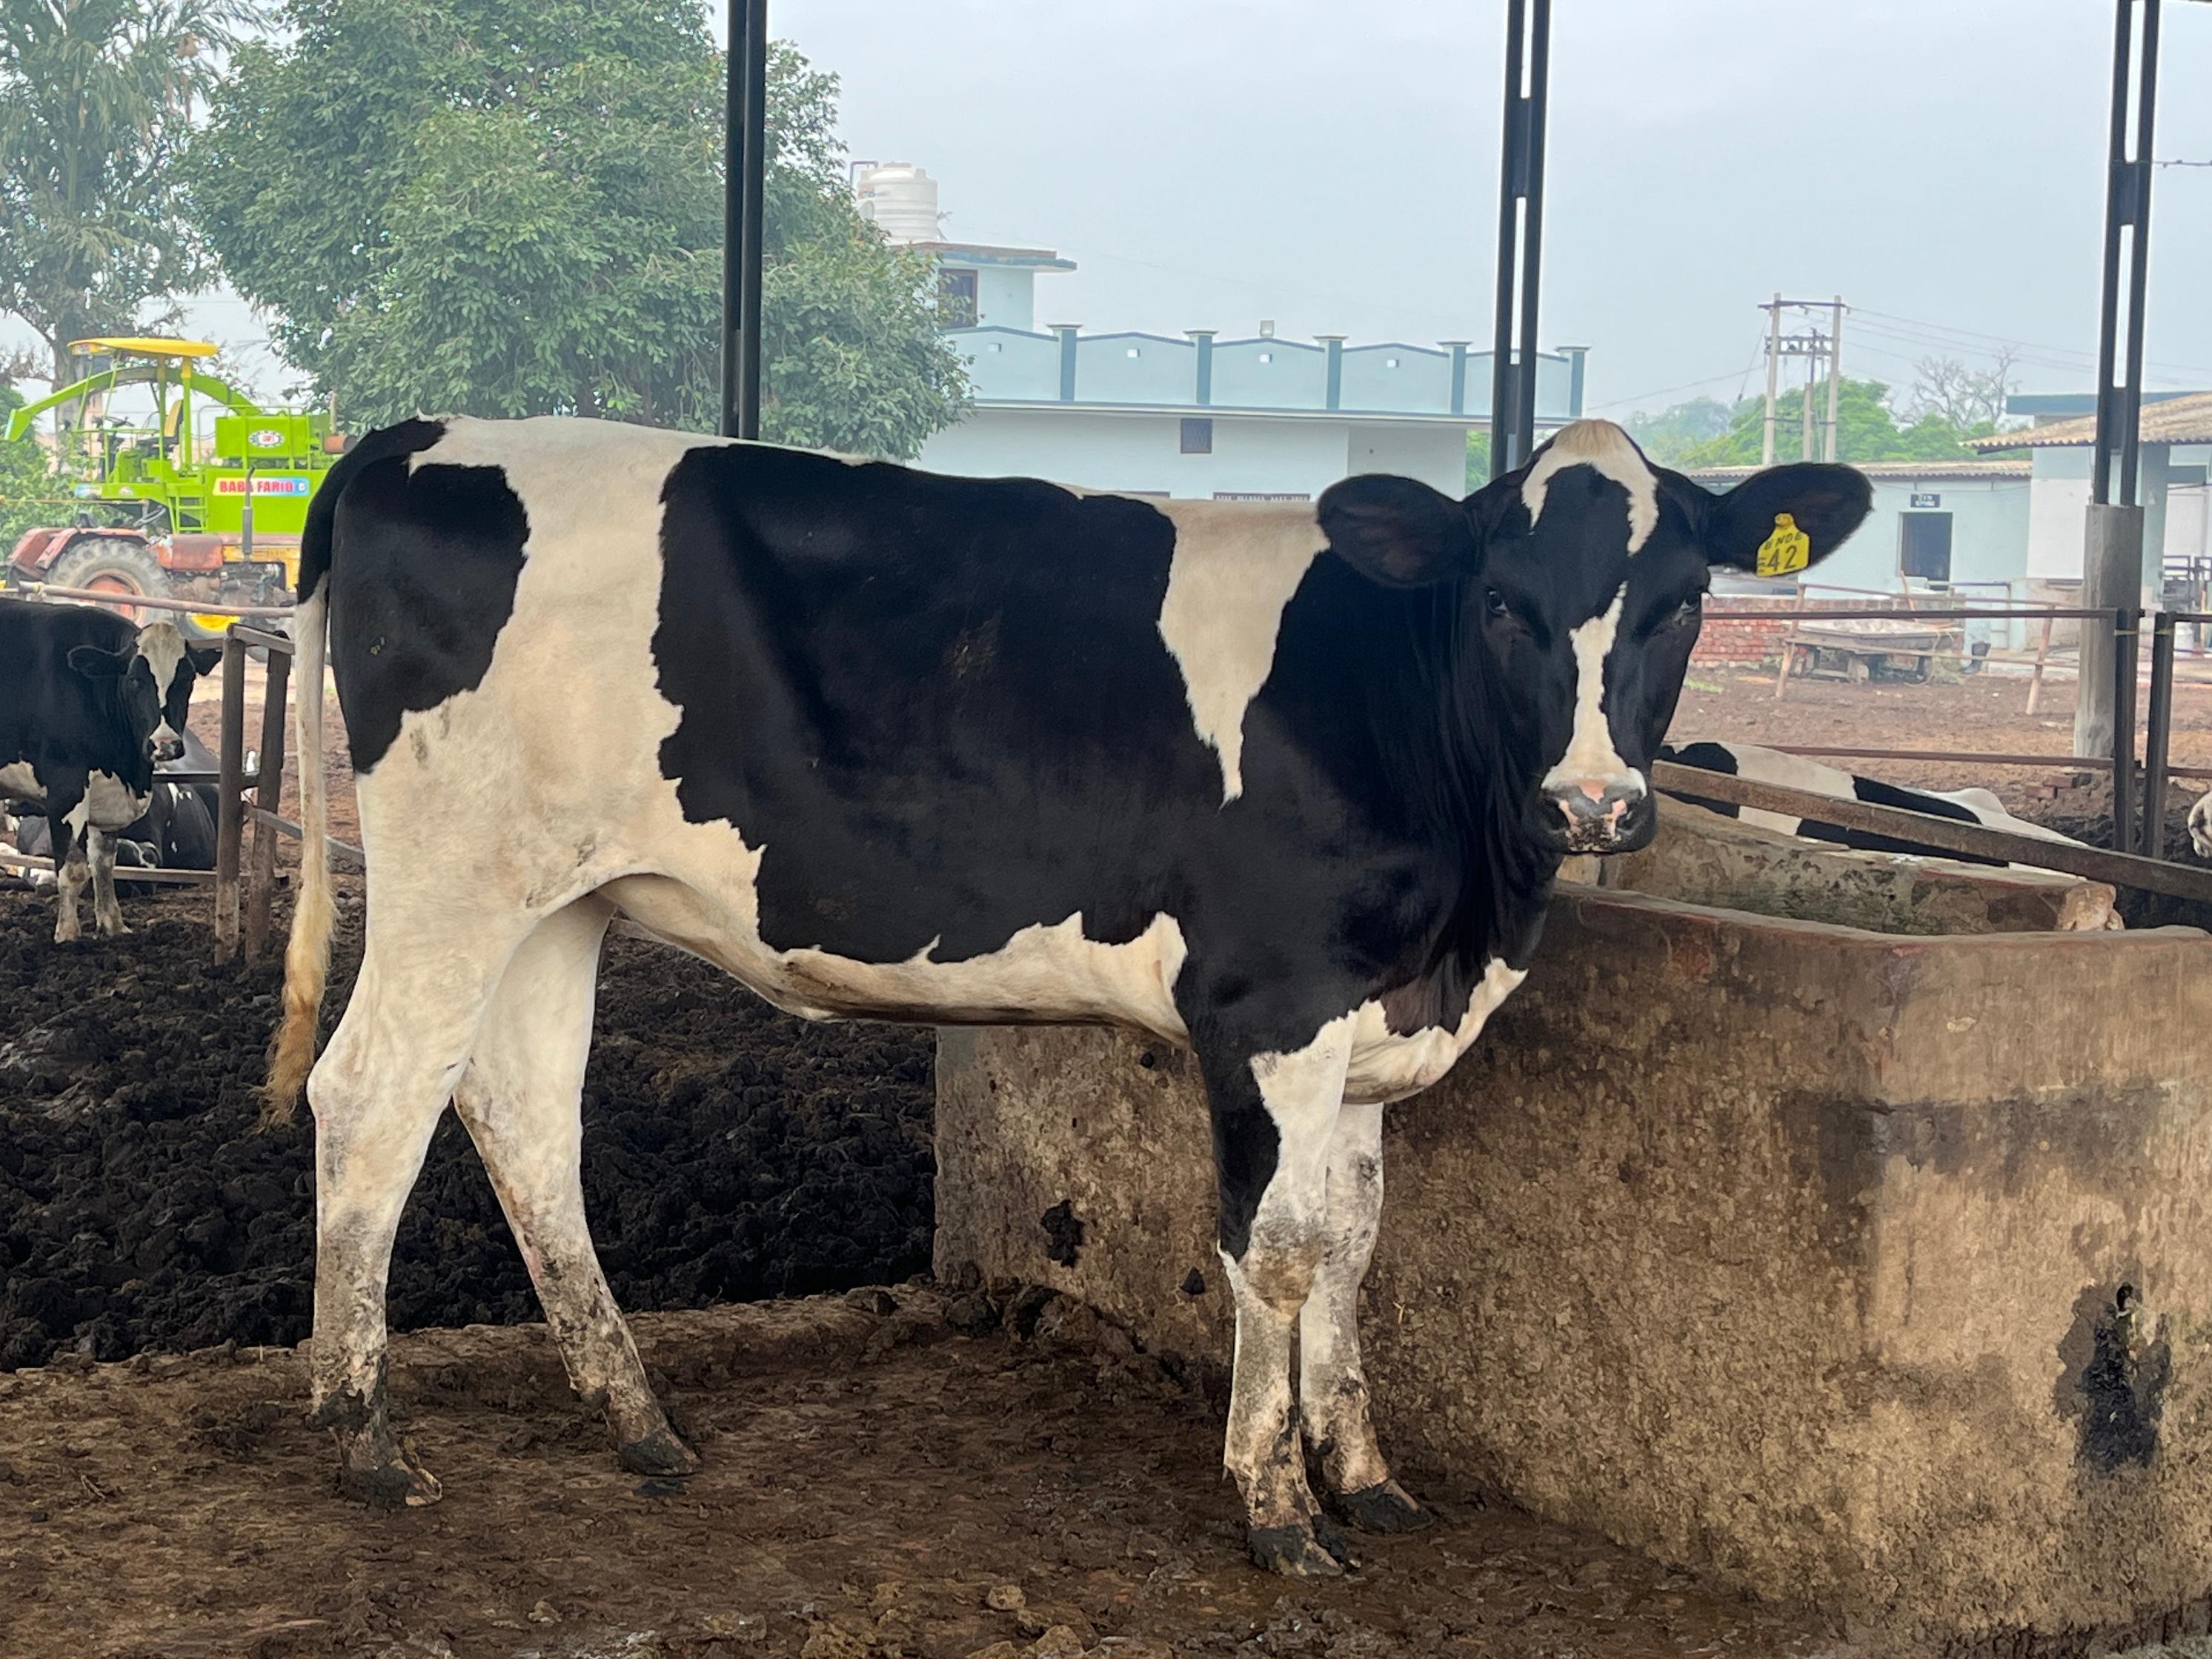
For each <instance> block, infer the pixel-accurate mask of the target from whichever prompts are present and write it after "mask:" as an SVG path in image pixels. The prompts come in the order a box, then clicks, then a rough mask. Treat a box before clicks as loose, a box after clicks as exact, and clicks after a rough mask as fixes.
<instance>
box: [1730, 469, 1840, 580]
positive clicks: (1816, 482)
mask: <svg viewBox="0 0 2212 1659" xmlns="http://www.w3.org/2000/svg"><path fill="white" fill-rule="evenodd" d="M1873 505H1874V487H1873V486H1872V485H1871V484H1869V483H1867V480H1866V475H1865V474H1864V473H1863V472H1861V471H1857V469H1856V468H1854V467H1848V466H1831V465H1825V464H1823V463H1820V462H1817V461H1799V462H1796V463H1795V464H1793V465H1789V466H1771V467H1769V468H1767V469H1766V471H1764V472H1754V473H1753V474H1752V476H1751V477H1748V478H1746V479H1745V480H1744V481H1743V482H1742V483H1740V484H1738V485H1737V486H1736V487H1735V489H1731V490H1729V492H1728V493H1727V494H1726V495H1722V496H1719V497H1717V499H1714V500H1713V501H1712V502H1711V506H1710V507H1707V509H1706V511H1705V522H1704V525H1703V526H1702V538H1703V540H1704V543H1705V560H1706V562H1708V563H1710V564H1724V565H1728V566H1729V567H1731V568H1734V569H1737V570H1744V571H1748V572H1750V573H1751V574H1753V575H1757V576H1792V575H1795V574H1796V573H1797V572H1799V571H1801V570H1805V569H1809V568H1811V567H1812V566H1814V565H1816V564H1818V563H1820V561H1821V560H1823V559H1825V558H1826V557H1827V556H1828V555H1829V554H1831V553H1832V552H1834V551H1835V550H1837V549H1838V547H1840V546H1842V545H1843V544H1844V538H1845V537H1847V536H1849V535H1850V533H1851V532H1853V531H1854V530H1857V528H1858V527H1859V521H1860V520H1863V519H1864V518H1865V517H1866V515H1867V510H1868V508H1869V507H1872V506H1873Z"/></svg>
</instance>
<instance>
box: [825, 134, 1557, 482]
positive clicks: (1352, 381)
mask: <svg viewBox="0 0 2212 1659" xmlns="http://www.w3.org/2000/svg"><path fill="white" fill-rule="evenodd" d="M855 188H856V190H857V191H859V192H860V199H861V206H862V211H863V213H864V214H865V215H866V216H868V217H870V218H872V219H873V220H874V221H875V222H877V224H878V226H880V227H881V228H883V229H884V233H885V234H886V235H887V236H889V237H890V239H891V240H894V241H896V242H899V243H901V244H902V246H909V247H913V248H915V249H917V250H920V251H922V252H928V253H931V254H933V255H934V256H935V258H936V259H937V262H938V273H939V301H940V304H941V306H942V307H943V313H944V316H945V332H946V335H947V337H948V338H950V339H951V342H952V343H953V345H954V346H955V348H956V349H957V350H958V351H959V352H960V354H961V356H963V358H965V359H966V360H967V363H968V368H969V378H970V380H971V382H972V384H973V386H974V392H975V407H974V410H973V411H972V412H971V413H970V415H969V417H968V418H967V419H966V420H964V421H963V422H960V423H959V424H958V425H957V426H954V427H951V428H946V429H945V431H942V432H939V433H938V434H937V435H934V436H933V437H932V438H931V439H930V441H928V443H927V445H925V446H924V447H923V449H922V453H921V465H924V466H927V467H931V468H933V469H935V470H937V471H945V472H957V473H966V474H969V475H971V476H981V477H994V476H1002V475H1009V474H1012V475H1026V476H1030V477H1046V478H1053V479H1056V480H1058V481H1059V482H1060V483H1071V484H1079V485H1082V486H1085V487H1087V488H1090V489H1114V490H1121V491H1127V492H1130V493H1134V494H1141V495H1163V496H1176V497H1182V498H1195V499H1200V500H1204V499H1208V498H1212V499H1215V500H1236V499H1270V500H1284V499H1297V500H1304V499H1308V498H1310V497H1312V496H1315V495H1319V494H1320V493H1321V492H1322V490H1323V489H1327V488H1328V486H1329V485H1330V484H1332V483H1335V482H1336V481H1337V480H1338V479H1339V478H1342V477H1348V476H1350V475H1352V474H1353V473H1357V472H1396V473H1402V474H1405V475H1406V476H1407V477H1416V478H1419V479H1422V480H1423V481H1424V482H1425V483H1429V484H1431V485H1433V486H1434V487H1435V488H1437V489H1443V490H1448V491H1449V492H1450V493H1451V494H1453V495H1461V494H1462V493H1464V491H1465V489H1466V473H1467V439H1468V433H1469V432H1470V431H1471V430H1472V429H1474V428H1476V427H1479V426H1481V425H1483V424H1485V423H1486V422H1487V421H1488V420H1489V418H1490V385H1491V354H1490V353H1488V352H1487V351H1476V350H1474V349H1471V346H1470V344H1469V343H1468V342H1467V341H1464V340H1444V341H1437V342H1433V343H1413V342H1403V341H1401V342H1384V343H1378V344H1353V343H1351V342H1349V341H1347V340H1346V339H1345V338H1343V337H1340V336H1323V337H1320V338H1318V339H1315V340H1293V339H1288V338H1285V337H1279V336H1277V335H1276V334H1274V333H1273V328H1272V325H1267V324H1264V323H1263V324H1262V325H1261V326H1260V328H1259V330H1258V331H1255V332H1254V333H1252V334H1249V335H1237V336H1231V337H1224V336H1223V335H1221V334H1220V333H1218V331H1215V330H1212V329H1189V330H1186V331H1183V332H1182V333H1181V334H1179V335H1178V334H1152V333H1144V332H1138V331H1126V330H1124V331H1096V332H1085V331H1084V330H1083V329H1082V328H1081V327H1079V325H1076V324H1074V323H1066V322H1058V321H1053V320H1049V313H1046V316H1047V318H1048V320H1047V321H1045V322H1044V324H1043V325H1042V326H1040V325H1039V322H1038V317H1039V312H1038V307H1037V296H1036V280H1037V278H1038V277H1040V276H1049V275H1051V274H1053V273H1054V272H1059V271H1066V270H1074V269H1075V265H1074V263H1073V261H1072V260H1068V259H1065V258H1060V256H1059V255H1058V254H1057V253H1055V252H1051V251H1050V250H1048V249H1043V248H1030V247H1011V246H998V245H994V244H986V243H975V242H958V241H951V240H945V239H943V238H942V237H941V236H939V234H937V227H938V215H937V207H936V201H937V197H936V188H937V187H936V183H935V181H934V180H933V179H929V178H928V175H927V173H923V172H922V170H921V169H920V168H918V167H909V166H908V165H907V164H905V163H897V162H895V163H889V164H884V165H881V166H878V165H877V164H874V163H868V164H863V166H862V167H861V168H860V170H859V172H858V174H857V176H856V182H855ZM1584 355H1585V354H1584V352H1583V349H1581V348H1579V347H1567V348H1565V349H1560V350H1558V351H1551V352H1545V353H1541V354H1540V356H1539V360H1538V362H1537V368H1536V418H1537V423H1538V426H1539V427H1540V428H1545V427H1556V426H1558V425H1560V424H1561V423H1563V422H1566V421H1569V420H1571V419H1573V418H1574V417H1575V416H1577V415H1579V414H1580V413H1581V411H1582V406H1583V358H1584Z"/></svg>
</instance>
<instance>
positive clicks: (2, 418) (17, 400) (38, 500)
mask: <svg viewBox="0 0 2212 1659" xmlns="http://www.w3.org/2000/svg"><path fill="white" fill-rule="evenodd" d="M28 401H29V400H28V399H27V398H25V397H24V396H23V394H22V393H21V392H18V391H17V390H16V389H15V387H14V386H11V385H9V383H8V381H6V380H0V433H4V432H5V431H6V430H7V427H8V416H9V415H11V414H13V413H14V412H15V410H18V409H21V407H22V406H23V405H24V404H25V403H27V402H28ZM67 505H68V504H67V503H66V502H65V501H63V500H62V499H61V487H60V485H59V484H58V483H57V482H56V480H55V478H54V477H53V475H52V472H51V471H49V470H48V468H47V466H46V451H45V450H43V449H41V448H40V447H39V442H38V440H37V439H36V438H35V437H33V435H31V434H29V433H25V434H24V435H22V436H21V437H20V438H18V439H16V440H15V442H13V443H9V442H8V441H7V440H6V439H5V438H0V559H5V558H6V557H7V556H8V551H9V549H11V548H13V547H14V546H15V538H17V537H19V536H21V534H22V533H23V532H25V531H26V530H28V529H29V528H31V526H33V525H40V524H52V523H54V522H56V521H57V520H56V517H55V515H56V514H57V513H61V512H64V511H65V510H66V507H67Z"/></svg>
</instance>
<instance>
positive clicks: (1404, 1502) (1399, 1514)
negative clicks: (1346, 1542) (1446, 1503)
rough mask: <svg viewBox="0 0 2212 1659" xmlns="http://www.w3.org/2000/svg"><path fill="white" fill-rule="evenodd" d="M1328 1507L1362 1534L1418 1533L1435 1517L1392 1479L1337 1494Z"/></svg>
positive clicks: (1432, 1522) (1432, 1512)
mask: <svg viewBox="0 0 2212 1659" xmlns="http://www.w3.org/2000/svg"><path fill="white" fill-rule="evenodd" d="M1329 1504H1330V1507H1332V1508H1333V1509H1334V1510H1335V1511H1336V1512H1337V1513H1338V1514H1339V1515H1340V1516H1343V1517H1344V1518H1345V1519H1346V1521H1349V1522H1351V1523H1352V1525H1353V1526H1355V1527H1357V1528H1359V1530H1360V1531H1362V1532H1419V1530H1420V1529H1421V1528H1423V1527H1426V1526H1430V1525H1432V1524H1434V1522H1435V1521H1436V1518H1437V1517H1436V1514H1435V1511H1433V1510H1428V1509H1425V1508H1424V1507H1423V1506H1422V1505H1421V1504H1419V1503H1417V1502H1415V1501H1414V1500H1413V1498H1411V1497H1409V1496H1408V1495H1407V1492H1406V1489H1405V1488H1404V1487H1403V1486H1400V1485H1399V1484H1398V1483H1397V1482H1396V1481H1395V1480H1378V1481H1376V1483H1375V1484H1374V1485H1373V1486H1362V1487H1361V1488H1360V1489H1359V1490H1358V1492H1339V1493H1338V1494H1337V1495H1336V1496H1335V1497H1334V1498H1331V1499H1330V1500H1329Z"/></svg>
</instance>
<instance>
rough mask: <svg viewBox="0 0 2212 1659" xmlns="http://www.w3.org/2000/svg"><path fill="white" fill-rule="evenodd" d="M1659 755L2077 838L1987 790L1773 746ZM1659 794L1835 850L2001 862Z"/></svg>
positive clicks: (1837, 794) (1688, 795)
mask: <svg viewBox="0 0 2212 1659" xmlns="http://www.w3.org/2000/svg"><path fill="white" fill-rule="evenodd" d="M1658 757H1659V758H1660V759H1661V760H1662V761H1673V762H1674V763H1675V764H1676V765H1678V766H1694V767H1696V768H1697V769H1699V771H1701V772H1718V773H1722V774H1724V775H1727V776H1729V777H1736V778H1749V779H1750V780H1751V781H1753V782H1754V783H1772V784H1779V785H1782V786H1783V787H1787V788H1790V789H1803V790H1806V791H1808V793H1813V794H1816V795H1826V796H1828V797H1829V798H1831V799H1835V800H1863V801H1866V802H1869V803H1870V804H1871V805H1876V806H1898V807H1902V808H1904V809H1905V811H1908V812H1925V813H1927V814H1928V815H1929V817H1938V818H1950V819H1953V820H1954V821H1956V822H1958V823H1979V824H1984V825H1986V826H1987V827H1988V828H1990V829H2008V830H2011V831H2012V832H2013V833H2014V834H2015V835H2021V836H2033V837H2034V838H2035V839H2036V840H2038V841H2057V842H2065V843H2066V844H2067V845H2068V846H2069V847H2078V846H2080V845H2081V842H2077V841H2075V839H2074V838H2073V837H2072V836H2062V835H2060V834H2059V833H2058V831H2057V830H2056V829H2045V828H2044V827H2043V826H2042V825H2041V824H2039V823H2030V822H2029V821H2028V820H2027V819H2026V818H2019V817H2014V816H2013V815H2012V814H2011V813H2009V812H2008V811H2005V808H2004V803H2003V802H2002V801H2001V800H1999V799H1997V798H1996V796H1995V795H1994V794H1992V793H1990V792H1989V791H1988V790H1986V789H1950V790H1937V789H1907V788H1905V787H1904V786H1902V785H1901V784H1894V783H1884V782H1883V781H1881V779H1879V778H1863V777H1861V776H1859V775H1857V773H1855V772H1845V771H1842V770H1840V769H1838V768H1836V767H1833V766H1824V765H1822V764H1821V763H1820V762H1819V761H1816V760H1812V759H1809V758H1808V757H1805V756H1803V755H1785V754H1784V753H1783V752H1782V751H1781V750H1778V749H1762V748H1759V746H1758V745H1756V744H1747V743H1706V742H1697V743H1684V744H1661V745H1660V748H1659V755H1658ZM1662 793H1667V794H1669V795H1672V796H1674V798H1675V799H1678V800H1684V801H1687V802H1689V803H1690V804H1691V805H1693V806H1702V807H1705V809H1706V810H1707V811H1714V812H1718V813H1721V814H1722V815H1723V816H1724V817H1731V818H1740V819H1741V821H1742V822H1744V823H1749V824H1756V825H1757V826H1758V827H1759V828H1760V829H1774V830H1778V831H1780V832H1781V833H1782V834H1783V835H1785V836H1803V837H1804V838H1805V839H1806V840H1808V841H1824V842H1833V843H1835V844H1836V845H1837V846H1839V847H1851V848H1858V849H1859V850H1861V851H1863V852H1869V853H1903V854H1911V855H1913V856H1915V857H1918V858H1939V859H1952V860H1956V861H1957V862H1959V863H1961V864H1999V863H2001V860H1996V859H1986V858H1982V857H1979V856H1978V855H1976V854H1970V853H1954V852H1949V851H1947V850H1946V849H1945V848H1941V847H1932V846H1929V844H1928V843H1927V842H1917V841H1914V840H1912V839H1911V837H1910V836H1887V835H1883V834H1881V832H1880V831H1878V830H1872V829H1847V828H1846V827H1844V825H1842V824H1839V823H1822V822H1821V821H1820V819H1818V818H1816V817H1814V818H1800V817H1790V815H1789V814H1787V813H1784V812H1766V811H1760V810H1759V808H1757V807H1753V806H1747V807H1739V806H1737V805H1735V803H1734V802H1733V801H1720V800H1712V799H1707V798H1705V797H1704V796H1701V795H1698V794H1696V793H1692V792H1690V791H1687V790H1674V789H1670V790H1666V791H1664V792H1662Z"/></svg>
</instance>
